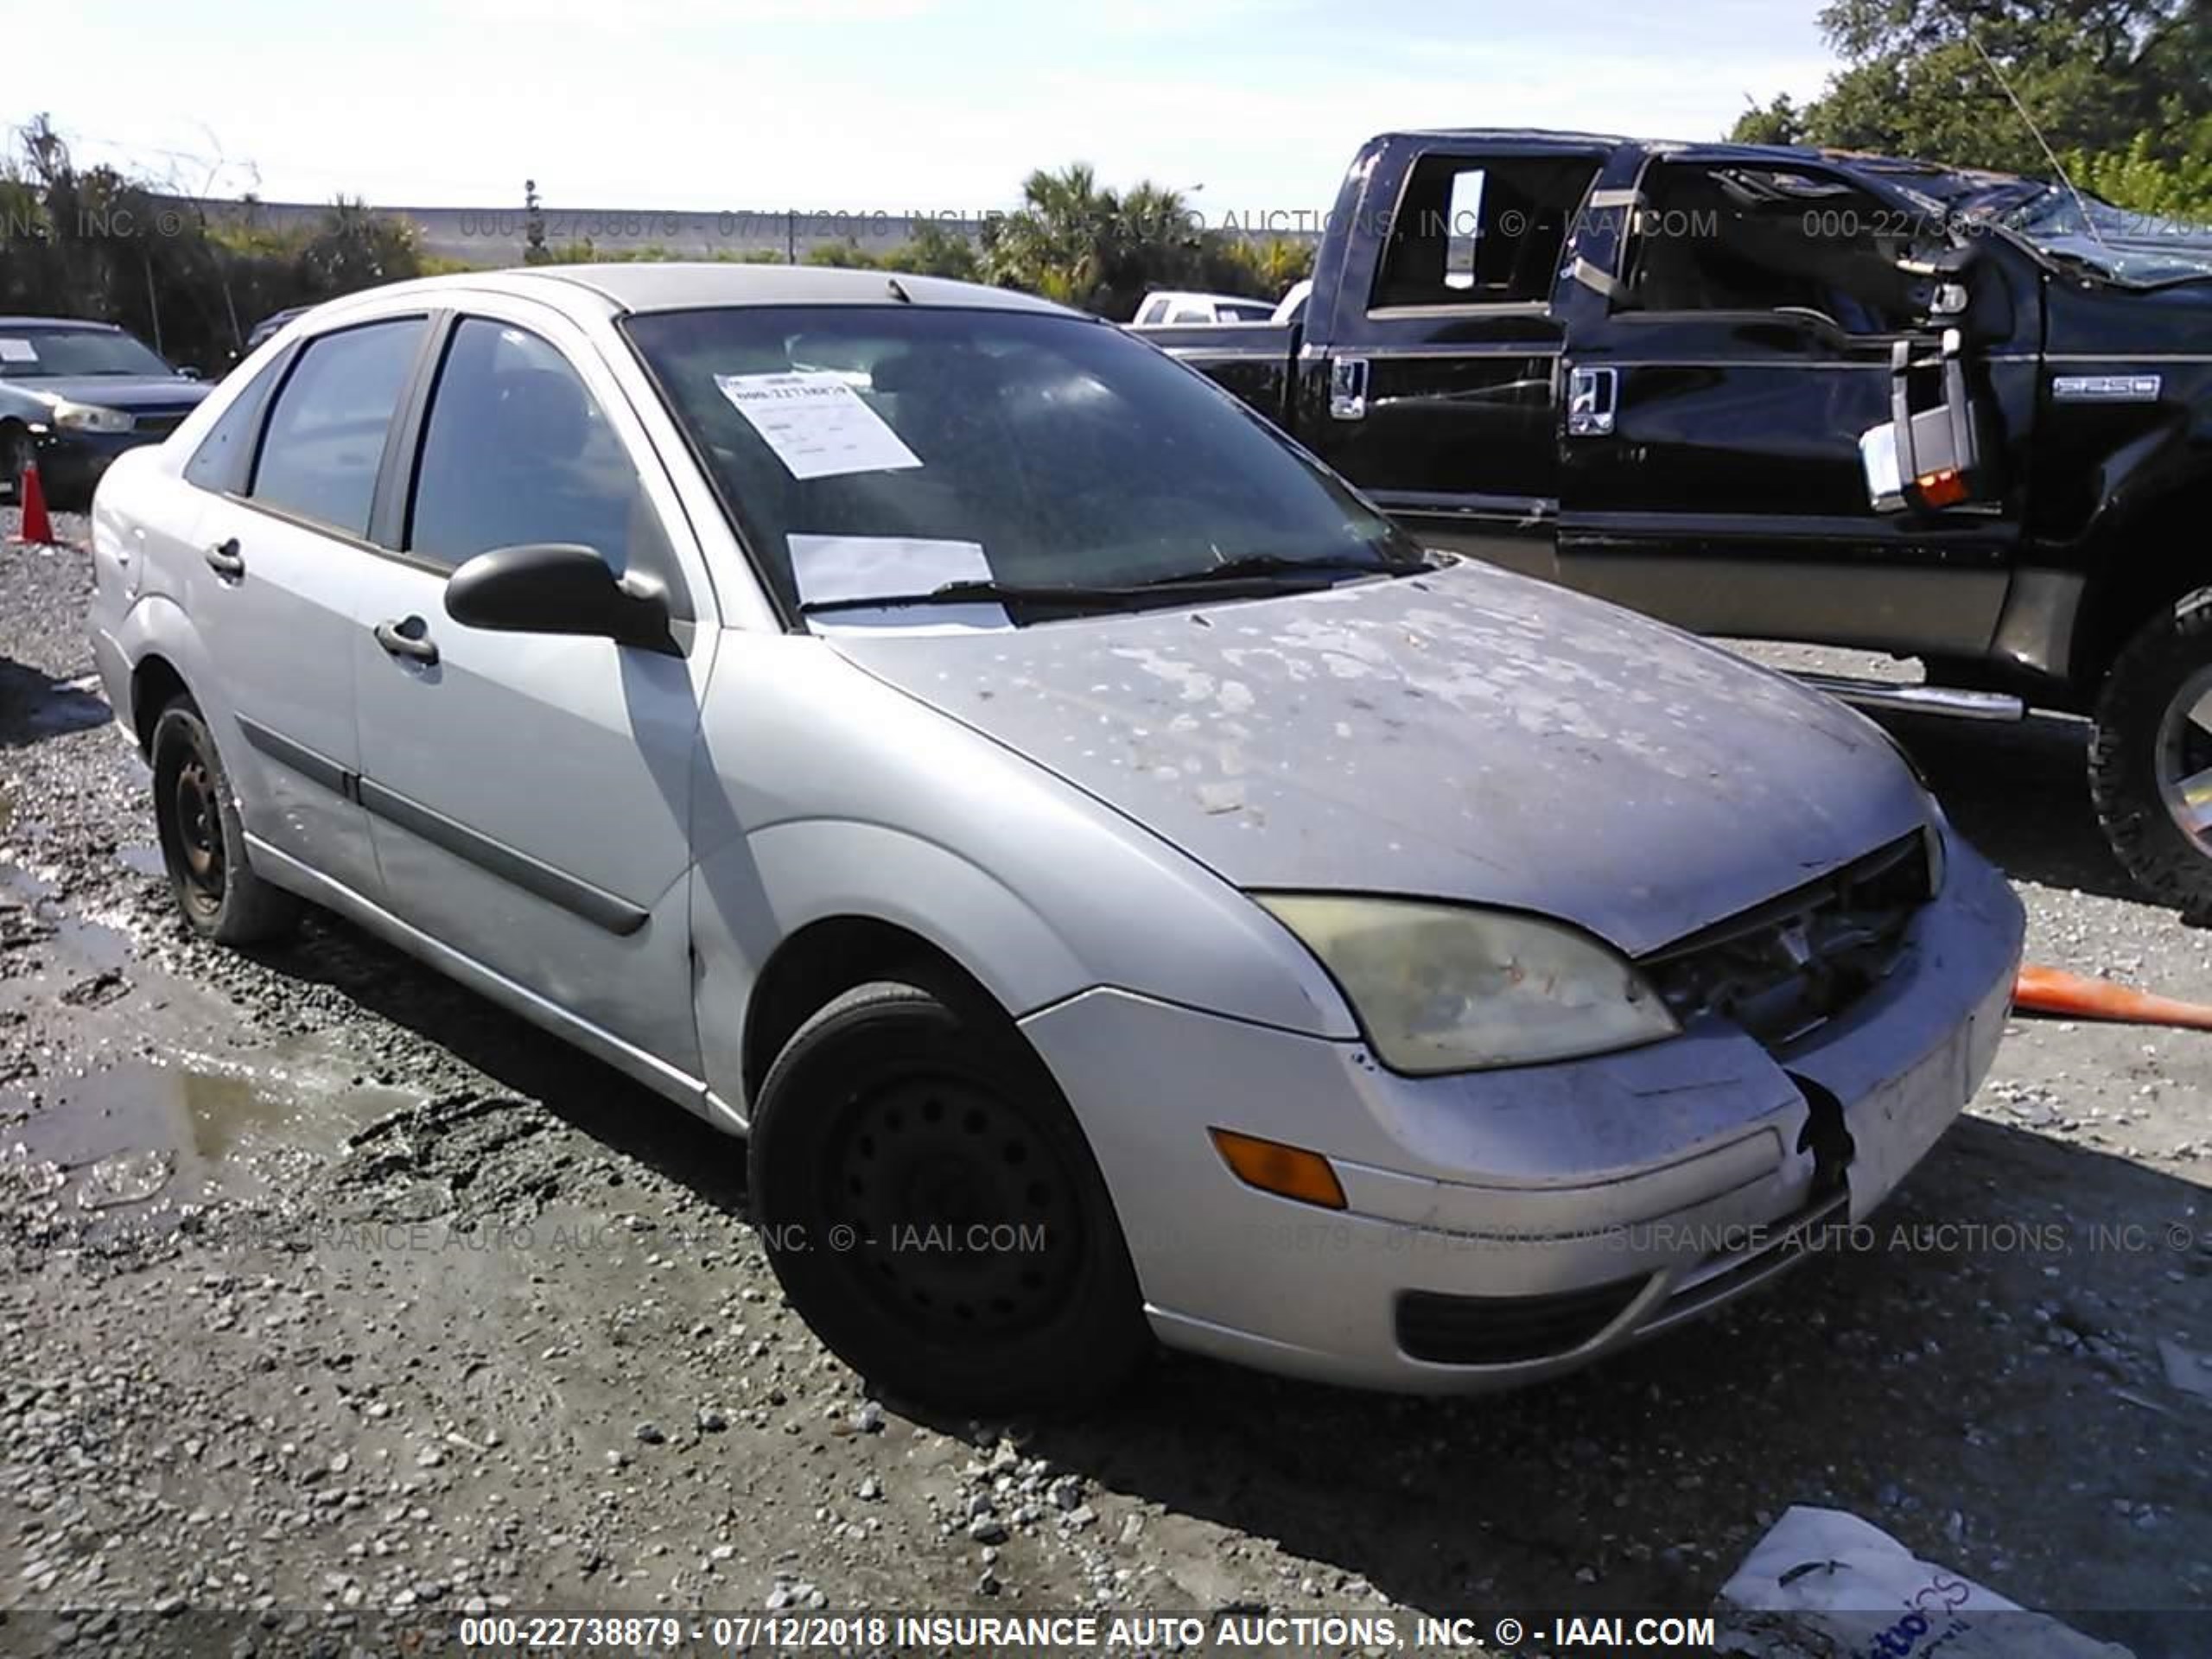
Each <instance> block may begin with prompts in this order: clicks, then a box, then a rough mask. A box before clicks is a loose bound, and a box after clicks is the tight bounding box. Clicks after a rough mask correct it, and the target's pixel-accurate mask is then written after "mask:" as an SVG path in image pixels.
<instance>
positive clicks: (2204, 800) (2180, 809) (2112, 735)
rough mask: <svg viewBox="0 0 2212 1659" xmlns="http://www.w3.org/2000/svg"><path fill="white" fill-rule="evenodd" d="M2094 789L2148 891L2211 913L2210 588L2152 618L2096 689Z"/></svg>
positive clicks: (2118, 844) (2187, 912) (2190, 912)
mask: <svg viewBox="0 0 2212 1659" xmlns="http://www.w3.org/2000/svg"><path fill="white" fill-rule="evenodd" d="M2095 721H2096V730H2095V734H2094V738H2093V739H2092V741H2091V742H2090V745H2089V792H2090V794H2091V796H2092V798H2094V800H2095V802H2096V807H2097V817H2098V819H2099V820H2100V821H2101V823H2103V825H2104V830H2105V837H2106V839H2107V841H2109V842H2111V843H2112V849H2113V853H2114V854H2116V855H2118V857H2119V859H2120V862H2121V863H2122V864H2124V865H2126V867H2127V871H2128V874H2131V875H2133V877H2134V878H2135V880H2136V881H2137V882H2138V883H2139V885H2140V886H2141V887H2142V888H2143V890H2144V891H2145V893H2147V894H2149V895H2150V896H2151V897H2152V898H2153V899H2158V900H2160V901H2161V902H2163V903H2166V904H2171V905H2174V906H2178V907H2179V908H2180V910H2181V911H2182V912H2183V915H2184V916H2186V917H2188V918H2190V919H2192V920H2204V919H2212V588H2199V589H2198V590H2197V591H2196V593H2193V594H2189V595H2188V596H2186V597H2185V598H2183V599H2182V600H2180V601H2177V603H2176V604H2175V605H2174V606H2173V607H2171V609H2169V610H2166V611H2164V612H2161V613H2159V614H2158V616H2155V617H2153V618H2152V620H2150V621H2149V622H2147V623H2145V625H2144V626H2143V627H2142V629H2141V631H2140V632H2138V633H2137V634H2136V635H2135V637H2134V638H2133V639H2131V640H2129V641H2128V642H2127V645H2126V649H2125V650H2123V651H2122V652H2120V656H2119V657H2118V658H2117V659H2115V660H2114V662H2113V665H2112V671H2111V673H2110V674H2108V675H2107V677H2106V679H2105V683H2104V688H2103V690H2101V692H2100V693H2099V694H2098V696H2097V706H2096V711H2095Z"/></svg>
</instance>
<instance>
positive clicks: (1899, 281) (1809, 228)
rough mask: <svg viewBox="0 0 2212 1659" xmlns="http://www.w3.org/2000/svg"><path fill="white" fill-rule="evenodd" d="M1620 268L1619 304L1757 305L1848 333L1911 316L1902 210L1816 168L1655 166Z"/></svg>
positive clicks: (1671, 308) (1657, 308)
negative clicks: (1901, 265) (1901, 263)
mask: <svg viewBox="0 0 2212 1659" xmlns="http://www.w3.org/2000/svg"><path fill="white" fill-rule="evenodd" d="M1915 231H1916V226H1915V225H1914V224H1913V223H1912V221H1911V219H1910V215H1907V214H1904V213H1900V212H1899V211H1898V210H1897V209H1896V208H1894V207H1889V206H1888V205H1887V204H1885V203H1884V202H1882V201H1880V200H1877V199H1876V198H1875V197H1873V196H1871V195H1868V194H1866V192H1865V191H1863V190H1860V189H1859V188H1856V187H1855V186H1853V185H1850V184H1847V183H1846V182H1845V181H1842V180H1840V179H1836V178H1832V177H1829V176H1828V175H1824V174H1821V173H1820V172H1818V171H1812V170H1808V171H1797V170H1794V169H1789V168H1772V167H1745V166H1738V165H1733V164H1730V165H1720V166H1714V165H1702V164H1695V163H1685V162H1657V163H1655V164H1654V165H1653V166H1652V167H1651V168H1650V169H1649V171H1648V172H1647V173H1646V174H1645V175H1644V180H1643V201H1642V203H1641V205H1640V206H1639V207H1638V209H1637V214H1636V218H1635V220H1634V229H1633V232H1632V234H1631V235H1630V238H1629V241H1628V251H1627V256H1626V259H1625V261H1624V269H1623V284H1622V295H1621V298H1620V300H1619V301H1618V305H1619V306H1620V308H1623V309H1630V310H1639V311H1653V312H1693V311H1738V312H1743V311H1766V312H1779V313H1796V314H1800V315H1809V316H1817V317H1821V318H1824V319H1826V320H1827V321H1830V322H1833V323H1834V324H1835V325H1836V327H1839V328H1841V329H1843V330H1844V331H1845V332H1846V333H1847V334H1896V333H1898V332H1900V331H1901V330H1903V329H1905V328H1909V327H1912V326H1913V324H1914V322H1915V321H1917V309H1918V308H1917V307H1916V302H1915V296H1914V292H1913V289H1914V281H1913V278H1912V277H1910V276H1908V275H1907V274H1906V273H1905V272H1904V271H1901V270H1898V269H1897V260H1898V258H1899V257H1901V256H1902V255H1903V254H1904V253H1905V251H1907V248H1908V246H1909V245H1910V242H1911V240H1912V238H1913V235H1914V232H1915Z"/></svg>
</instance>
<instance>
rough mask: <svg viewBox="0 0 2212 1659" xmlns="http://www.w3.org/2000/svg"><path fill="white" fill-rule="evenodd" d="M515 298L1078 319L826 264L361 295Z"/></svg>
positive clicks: (489, 278) (559, 268) (550, 273)
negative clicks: (909, 308)
mask: <svg viewBox="0 0 2212 1659" xmlns="http://www.w3.org/2000/svg"><path fill="white" fill-rule="evenodd" d="M445 289H453V290H456V291H459V290H473V291H474V292H477V293H484V292H487V291H488V292H492V293H505V294H512V295H515V296H518V297H522V298H526V299H537V300H544V301H551V302H556V303H559V302H561V300H562V299H563V297H566V298H569V299H574V298H575V297H578V296H582V295H585V294H588V295H592V296H596V297H597V298H598V299H599V300H600V301H601V302H602V304H603V305H604V306H606V307H607V308H608V309H610V310H612V311H613V312H614V313H616V314H618V315H620V314H624V313H634V312H647V311H697V310H705V309H711V308H720V307H728V306H755V305H760V306H766V305H883V304H896V303H900V302H904V303H906V304H910V305H934V306H944V307H957V308H964V309H970V310H973V309H978V308H981V309H985V310H994V311H1033V312H1047V313H1051V314H1053V315H1062V316H1080V315H1084V314H1083V313H1080V312H1071V311H1070V310H1069V309H1068V308H1066V307H1065V306H1061V305H1055V304H1053V303H1052V302H1051V301H1049V300H1040V299H1038V298H1036V297H1035V296H1032V295H1028V294H1019V293H1016V292H1014V290H1013V289H1004V288H987V287H985V286H983V285H982V283H958V282H953V281H950V280H949V279H948V278H945V277H917V276H912V275H910V274H909V273H907V272H906V271H887V270H844V269H839V268H836V267H830V266H821V265H741V264H731V263H725V262H714V261H700V262H686V261H682V260H668V261H644V260H640V261H638V262H636V263H624V264H595V265H525V266H522V267H520V268H518V269H515V270H473V271H457V272H455V273H454V274H453V275H451V276H448V277H423V278H422V279H420V280H418V281H415V282H410V283H393V284H391V286H389V287H385V288H378V289H367V290H365V291H364V293H363V294H362V295H361V296H359V297H361V298H368V297H371V296H374V297H377V298H380V299H388V298H392V297H397V296H405V297H408V298H410V299H413V300H415V301H416V302H421V301H423V300H429V301H431V302H435V300H436V297H437V296H438V294H439V293H440V292H441V291H442V290H445Z"/></svg>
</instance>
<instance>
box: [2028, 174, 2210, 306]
mask: <svg viewBox="0 0 2212 1659" xmlns="http://www.w3.org/2000/svg"><path fill="white" fill-rule="evenodd" d="M2084 209H2086V210H2087V212H2086V213H2084ZM2002 222H2003V223H2004V224H2005V226H2008V227H2009V228H2011V229H2012V230H2013V231H2015V232H2018V234H2020V235H2021V236H2023V237H2024V238H2026V239H2027V240H2028V241H2029V242H2031V243H2032V244H2034V245H2036V246H2037V247H2038V248H2040V249H2042V250H2043V251H2044V252H2045V253H2050V254H2055V255H2056V256H2058V257H2061V258H2063V259H2067V260H2069V261H2071V262H2073V263H2075V264H2082V265H2087V266H2088V267H2089V268H2090V269H2091V270H2096V271H2098V272H2101V274H2102V275H2104V276H2107V277H2111V278H2112V279H2113V281H2114V282H2120V283H2133V284H2137V285H2139V286H2142V287H2145V288H2155V287H2157V286H2158V285H2159V284H2161V283H2182V282H2190V281H2192V280H2196V279H2198V278H2202V277H2212V225H2192V224H2190V223H2187V222H2186V221H2184V220H2182V219H2168V218H2165V217H2164V216H2163V215H2161V214H2158V213H2135V212H2133V211H2132V210H2130V209H2128V208H2125V207H2113V205H2112V204H2111V203H2110V202H2108V201H2100V200H2097V199H2096V198H2095V197H2094V196H2083V197H2082V198H2080V199H2079V200H2076V199H2075V195H2074V193H2073V192H2072V191H2070V190H2067V189H2063V188H2060V187H2059V186H2056V185H2049V186H2046V187H2044V189H2043V190H2042V191H2041V192H2039V193H2038V194H2037V195H2036V196H2034V197H2033V198H2032V199H2031V200H2029V201H2027V202H2026V203H2024V205H2022V206H2020V207H2015V208H2013V209H2012V212H2010V213H2006V214H2005V215H2004V218H2003V221H2002Z"/></svg>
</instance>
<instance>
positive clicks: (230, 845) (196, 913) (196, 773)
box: [151, 697, 301, 944]
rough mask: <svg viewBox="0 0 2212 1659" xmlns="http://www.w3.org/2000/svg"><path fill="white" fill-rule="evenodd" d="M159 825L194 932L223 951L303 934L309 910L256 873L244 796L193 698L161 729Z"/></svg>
mask: <svg viewBox="0 0 2212 1659" xmlns="http://www.w3.org/2000/svg"><path fill="white" fill-rule="evenodd" d="M151 747H152V750H153V762H154V823H155V825H156V829H158V830H159V832H160V835H161V842H162V863H163V864H164V865H166V866H167V867H168V873H169V890H170V891H171V892H172V893H175V895H176V904H177V908H178V909H179V910H180V911H181V912H183V913H184V919H185V922H186V924H187V925H188V926H189V927H190V928H191V929H192V931H194V933H197V934H198V935H199V936H200V938H203V939H211V940H213V942H214V943H216V944H259V943H261V942H262V941H264V940H268V939H276V938H283V936H284V935H285V934H287V933H289V932H290V931H292V930H293V928H294V927H296V925H298V923H299V919H300V910H301V903H300V900H299V899H296V897H294V896H293V895H292V894H290V893H286V892H285V891H284V890H283V888H281V887H271V886H270V885H269V883H268V882H266V881H264V880H262V879H261V878H260V877H259V876H257V875H256V874H254V873H253V867H252V865H251V864H250V863H248V862H247V861H246V852H245V827H244V826H243V825H242V824H241V823H239V822H238V798H237V793H236V791H234V790H232V787H231V775H230V773H229V772H226V771H225V770H224V767H223V757H222V756H221V755H220V754H219V753H217V752H216V748H215V739H214V736H213V734H212V733H210V732H209V731H208V729H207V721H204V720H202V719H201V718H200V710H199V709H198V708H196V707H195V706H194V703H193V701H192V699H191V698H189V697H177V698H175V699H174V700H173V701H172V702H170V703H169V705H168V707H167V708H165V709H162V713H161V717H160V719H158V720H157V721H155V723H154V741H153V744H152V746H151Z"/></svg>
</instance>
